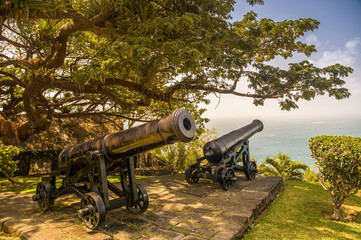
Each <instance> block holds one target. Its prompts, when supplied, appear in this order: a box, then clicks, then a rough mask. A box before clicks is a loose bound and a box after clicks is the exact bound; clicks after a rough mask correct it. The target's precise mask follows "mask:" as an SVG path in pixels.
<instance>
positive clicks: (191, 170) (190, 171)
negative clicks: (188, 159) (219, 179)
mask: <svg viewBox="0 0 361 240" xmlns="http://www.w3.org/2000/svg"><path fill="white" fill-rule="evenodd" d="M185 177H186V181H187V183H189V184H195V183H197V182H198V181H199V176H198V169H197V165H195V164H192V165H189V166H188V167H187V169H186V172H185Z"/></svg>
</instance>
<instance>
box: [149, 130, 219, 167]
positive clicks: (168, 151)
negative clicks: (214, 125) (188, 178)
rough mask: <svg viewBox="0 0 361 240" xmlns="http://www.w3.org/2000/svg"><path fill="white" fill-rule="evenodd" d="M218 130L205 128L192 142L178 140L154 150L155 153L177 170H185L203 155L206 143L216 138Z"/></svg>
mask: <svg viewBox="0 0 361 240" xmlns="http://www.w3.org/2000/svg"><path fill="white" fill-rule="evenodd" d="M215 134H216V132H215V131H214V130H209V129H204V130H203V131H202V133H201V135H200V136H196V137H195V139H194V140H193V141H191V142H190V143H183V142H177V143H174V144H172V145H166V146H164V147H161V148H157V149H155V150H153V151H152V153H153V154H155V155H156V156H158V157H160V158H161V159H164V160H166V161H167V162H169V163H170V164H171V165H172V166H173V168H174V169H175V170H176V171H180V172H182V171H184V170H185V169H186V168H187V167H188V166H189V165H190V164H192V163H195V162H196V161H197V159H198V158H200V157H202V156H203V146H204V144H205V143H207V142H209V141H212V140H214V139H215V138H216V137H215Z"/></svg>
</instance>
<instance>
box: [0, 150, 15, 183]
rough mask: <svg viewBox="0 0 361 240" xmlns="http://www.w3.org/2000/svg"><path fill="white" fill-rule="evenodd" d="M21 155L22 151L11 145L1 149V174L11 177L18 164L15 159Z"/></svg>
mask: <svg viewBox="0 0 361 240" xmlns="http://www.w3.org/2000/svg"><path fill="white" fill-rule="evenodd" d="M19 153H20V149H19V148H17V147H14V146H11V145H8V146H2V147H0V174H3V175H5V176H6V177H11V176H12V175H13V174H14V172H15V170H16V168H17V164H18V162H17V161H15V160H13V158H14V157H15V156H16V155H18V154H19Z"/></svg>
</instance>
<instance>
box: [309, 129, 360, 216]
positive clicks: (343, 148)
mask: <svg viewBox="0 0 361 240" xmlns="http://www.w3.org/2000/svg"><path fill="white" fill-rule="evenodd" d="M309 146H310V149H311V155H312V157H313V158H314V159H315V161H316V166H317V168H318V171H319V174H320V176H319V179H320V182H321V184H322V186H323V187H324V188H325V189H326V190H328V191H329V192H330V194H331V197H332V200H333V202H334V210H335V211H334V218H335V219H337V220H339V219H340V218H341V217H342V210H341V205H342V204H343V202H344V201H345V199H346V198H348V197H349V196H350V195H352V194H355V193H357V191H358V190H359V189H361V138H357V137H349V136H325V135H322V136H317V137H313V138H311V139H310V140H309Z"/></svg>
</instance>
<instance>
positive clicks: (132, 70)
mask: <svg viewBox="0 0 361 240" xmlns="http://www.w3.org/2000/svg"><path fill="white" fill-rule="evenodd" d="M247 2H248V3H250V4H256V3H263V1H262V0H247ZM0 4H1V5H0V100H1V104H0V137H1V138H2V140H3V141H4V143H6V144H10V143H13V144H19V143H22V142H25V141H27V140H28V139H29V137H31V136H33V135H34V134H38V133H41V132H43V131H46V130H47V129H49V127H50V126H51V124H53V123H54V119H72V120H73V121H74V120H76V121H79V119H81V118H88V117H91V116H94V115H97V116H102V117H104V119H105V120H104V121H113V120H114V119H115V118H118V119H119V118H121V119H130V120H137V121H148V120H150V119H153V118H158V117H160V116H164V115H165V114H167V113H169V112H171V111H172V110H173V109H174V108H178V107H186V108H187V109H188V110H190V111H192V112H193V114H194V116H195V118H196V119H197V120H198V124H200V123H201V122H203V121H204V119H202V117H201V116H202V113H203V112H204V109H199V108H198V105H199V103H208V101H209V100H208V99H207V95H208V94H210V93H220V94H233V95H236V96H240V97H247V98H253V99H254V104H255V105H262V104H263V103H264V101H265V100H266V99H278V101H279V103H280V107H281V109H284V110H289V109H293V108H297V107H298V106H297V104H296V102H297V101H298V100H300V99H305V100H312V99H313V98H314V97H315V96H316V95H324V94H326V93H328V94H329V96H331V97H334V98H336V99H343V98H346V97H348V96H349V95H350V93H349V92H348V90H347V89H345V88H343V87H342V86H343V85H344V83H345V82H344V80H343V78H344V77H347V76H348V74H350V73H351V72H352V69H351V68H349V67H345V66H342V65H340V64H335V65H332V66H327V67H324V68H318V67H316V66H315V65H313V64H312V63H311V62H308V61H302V62H299V63H290V64H289V68H288V69H280V68H277V67H273V66H271V65H269V64H268V63H269V61H270V60H272V59H274V58H276V57H282V58H284V59H287V58H290V57H292V55H293V54H294V53H302V54H305V56H310V55H311V54H312V53H313V52H315V51H316V49H315V46H313V45H307V44H305V43H303V42H301V41H299V37H301V36H303V35H304V34H305V33H306V32H308V31H313V30H315V29H317V27H318V25H319V22H318V21H317V20H314V19H309V18H301V19H297V20H284V21H280V22H275V21H273V20H272V19H265V18H264V19H257V14H256V13H255V12H252V11H251V12H249V13H247V14H245V15H244V18H243V19H242V20H241V21H236V22H233V21H232V19H231V12H232V11H233V6H234V4H235V1H234V0H223V1H219V0H200V1H195V0H177V1H174V0H71V1H69V0H52V1H41V0H26V1H25V0H7V1H0ZM242 82H244V83H245V84H244V85H246V86H247V87H248V89H246V90H244V91H243V90H241V89H240V88H237V86H238V85H239V84H240V83H242ZM242 89H243V88H242Z"/></svg>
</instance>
